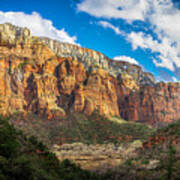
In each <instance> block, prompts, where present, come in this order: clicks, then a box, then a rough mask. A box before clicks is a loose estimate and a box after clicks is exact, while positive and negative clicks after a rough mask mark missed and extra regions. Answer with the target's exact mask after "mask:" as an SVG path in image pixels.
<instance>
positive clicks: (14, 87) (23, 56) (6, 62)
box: [0, 24, 180, 124]
mask: <svg viewBox="0 0 180 180" xmlns="http://www.w3.org/2000/svg"><path fill="white" fill-rule="evenodd" d="M44 41H45V42H44ZM44 43H45V44H44ZM48 43H49V44H48ZM46 44H47V45H46ZM56 46H57V48H56ZM65 46H66V48H64V47H65ZM54 49H56V50H57V52H56V51H55V50H54ZM65 50H66V51H67V52H65ZM83 54H84V55H83ZM61 56H62V57H61ZM179 100H180V84H179V83H170V84H167V83H158V84H155V83H154V78H153V76H152V75H151V74H150V73H144V72H143V71H142V69H141V68H140V67H138V66H136V65H131V64H129V63H126V62H119V63H118V62H114V61H113V60H110V59H109V58H107V57H106V56H104V55H103V54H101V53H99V52H96V51H93V50H88V49H84V48H81V47H78V46H75V45H68V44H63V43H59V42H56V41H51V40H46V39H39V38H38V37H33V36H32V35H31V33H30V31H29V30H28V29H26V28H18V27H15V26H12V25H11V24H4V25H0V114H3V115H7V114H14V113H23V114H26V113H28V112H31V113H36V114H39V115H40V116H44V117H47V118H48V119H58V118H60V117H62V116H65V115H66V113H68V112H69V111H80V112H84V113H86V114H91V113H92V112H93V111H95V110H96V109H99V111H100V113H101V114H104V115H106V116H108V117H109V116H115V115H116V116H121V117H122V118H124V119H126V120H134V121H143V122H147V123H151V124H155V123H157V122H172V121H175V120H177V119H179V118H180V113H179V112H180V103H179V102H180V101H179Z"/></svg>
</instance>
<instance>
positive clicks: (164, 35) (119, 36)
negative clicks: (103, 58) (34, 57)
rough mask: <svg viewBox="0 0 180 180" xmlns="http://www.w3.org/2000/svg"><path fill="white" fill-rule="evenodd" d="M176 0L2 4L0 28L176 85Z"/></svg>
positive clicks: (5, 0) (179, 75) (179, 76)
mask: <svg viewBox="0 0 180 180" xmlns="http://www.w3.org/2000/svg"><path fill="white" fill-rule="evenodd" d="M179 5H180V3H179V0H174V1H173V2H172V0H17V1H12V0H1V1H0V23H5V22H10V23H12V24H15V25H18V26H26V27H28V28H29V29H31V31H32V33H33V34H34V35H37V36H48V37H51V38H53V39H58V40H60V41H63V42H69V43H74V44H79V45H81V46H82V47H87V48H91V49H94V50H97V51H100V52H102V53H104V54H105V55H107V56H108V57H110V58H112V59H113V58H114V59H116V60H125V61H130V62H133V63H136V64H139V65H140V66H142V67H143V69H144V70H145V71H149V72H152V73H153V74H154V75H155V77H156V79H157V80H165V81H177V80H180V10H179V9H178V8H179Z"/></svg>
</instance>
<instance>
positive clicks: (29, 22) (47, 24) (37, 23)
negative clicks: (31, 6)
mask: <svg viewBox="0 0 180 180" xmlns="http://www.w3.org/2000/svg"><path fill="white" fill-rule="evenodd" d="M6 22H9V23H12V24H13V25H16V26H20V27H27V28H29V29H30V30H31V32H32V34H33V35H35V36H45V37H49V38H52V39H56V40H59V41H61V42H67V43H72V44H76V39H77V38H76V37H75V36H72V37H71V36H70V35H69V34H68V33H67V32H66V31H65V30H64V29H61V30H59V29H57V28H56V27H54V26H53V23H52V21H50V20H48V19H44V18H42V17H41V15H40V14H39V13H37V12H33V13H32V14H25V13H23V12H2V11H0V23H1V24H3V23H6Z"/></svg>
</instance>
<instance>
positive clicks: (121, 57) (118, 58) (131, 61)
mask: <svg viewBox="0 0 180 180" xmlns="http://www.w3.org/2000/svg"><path fill="white" fill-rule="evenodd" d="M113 59H114V60H117V61H125V62H129V63H131V64H136V65H139V63H138V62H137V61H136V60H135V59H134V58H131V57H129V56H116V57H114V58H113Z"/></svg>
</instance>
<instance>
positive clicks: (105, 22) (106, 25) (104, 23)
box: [98, 21, 124, 34]
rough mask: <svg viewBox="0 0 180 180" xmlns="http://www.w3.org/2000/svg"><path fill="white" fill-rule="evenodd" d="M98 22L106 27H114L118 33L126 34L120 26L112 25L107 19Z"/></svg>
mask: <svg viewBox="0 0 180 180" xmlns="http://www.w3.org/2000/svg"><path fill="white" fill-rule="evenodd" d="M98 24H99V25H101V26H102V27H104V28H110V29H112V30H113V31H114V32H115V33H116V34H124V32H122V31H120V29H119V28H118V27H115V26H114V25H112V24H111V23H109V22H107V21H99V22H98Z"/></svg>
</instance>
